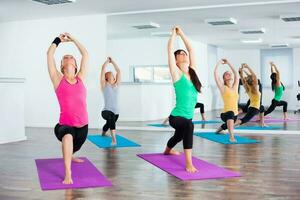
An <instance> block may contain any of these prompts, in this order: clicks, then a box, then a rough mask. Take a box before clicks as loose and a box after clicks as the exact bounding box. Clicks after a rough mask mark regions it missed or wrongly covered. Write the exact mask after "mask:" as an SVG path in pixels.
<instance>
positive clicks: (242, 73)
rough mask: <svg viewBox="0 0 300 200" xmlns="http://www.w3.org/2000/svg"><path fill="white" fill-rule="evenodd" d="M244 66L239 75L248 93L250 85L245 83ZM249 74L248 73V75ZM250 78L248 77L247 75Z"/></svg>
mask: <svg viewBox="0 0 300 200" xmlns="http://www.w3.org/2000/svg"><path fill="white" fill-rule="evenodd" d="M244 72H245V71H244V64H242V67H240V69H239V74H240V79H241V81H242V84H243V87H244V88H245V90H246V92H248V91H249V85H248V83H247V82H246V81H245V77H244ZM246 74H247V73H246ZM247 76H248V75H247Z"/></svg>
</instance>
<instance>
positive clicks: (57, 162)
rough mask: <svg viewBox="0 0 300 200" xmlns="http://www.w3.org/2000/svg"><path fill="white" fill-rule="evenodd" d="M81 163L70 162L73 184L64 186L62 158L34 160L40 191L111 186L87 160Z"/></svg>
mask: <svg viewBox="0 0 300 200" xmlns="http://www.w3.org/2000/svg"><path fill="white" fill-rule="evenodd" d="M81 159H83V160H84V162H83V163H75V162H72V167H71V169H72V179H73V184H70V185H65V184H63V183H62V181H63V180H64V161H63V159H62V158H53V159H36V160H35V163H36V166H37V170H38V175H39V179H40V184H41V188H42V190H57V189H70V188H91V187H105V186H112V184H111V182H110V181H109V180H107V179H106V177H105V176H104V175H103V174H102V173H101V172H99V171H98V170H97V168H96V167H95V166H94V165H93V164H92V163H91V162H90V161H89V160H88V159H87V158H81Z"/></svg>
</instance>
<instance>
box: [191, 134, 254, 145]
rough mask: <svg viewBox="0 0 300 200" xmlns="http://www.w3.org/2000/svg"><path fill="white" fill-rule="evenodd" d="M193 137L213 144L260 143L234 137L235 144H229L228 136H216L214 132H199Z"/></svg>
mask: <svg viewBox="0 0 300 200" xmlns="http://www.w3.org/2000/svg"><path fill="white" fill-rule="evenodd" d="M194 135H196V136H198V137H202V138H205V139H208V140H210V141H213V142H217V143H220V144H253V143H259V142H260V141H258V140H254V139H251V138H247V137H241V136H237V135H235V136H234V137H235V139H236V141H237V142H230V141H229V134H226V135H225V134H216V133H215V132H201V133H194Z"/></svg>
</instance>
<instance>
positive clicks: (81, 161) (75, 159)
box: [72, 157, 84, 163]
mask: <svg viewBox="0 0 300 200" xmlns="http://www.w3.org/2000/svg"><path fill="white" fill-rule="evenodd" d="M72 161H73V162H77V163H83V162H84V160H82V159H80V158H75V157H72Z"/></svg>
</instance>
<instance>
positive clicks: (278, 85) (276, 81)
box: [264, 62, 288, 120]
mask: <svg viewBox="0 0 300 200" xmlns="http://www.w3.org/2000/svg"><path fill="white" fill-rule="evenodd" d="M270 64H271V72H272V74H271V76H270V78H271V80H272V83H271V85H272V90H273V91H274V98H273V99H272V103H271V105H270V107H269V108H268V110H267V111H266V112H265V113H264V116H266V115H268V114H270V113H271V112H273V111H274V110H275V108H276V107H277V106H283V118H284V120H287V118H288V116H287V106H288V103H287V102H286V101H282V100H281V98H282V96H283V91H284V90H285V87H284V85H283V84H282V82H281V81H280V73H279V71H278V69H277V67H276V65H275V64H274V63H273V62H271V63H270Z"/></svg>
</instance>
